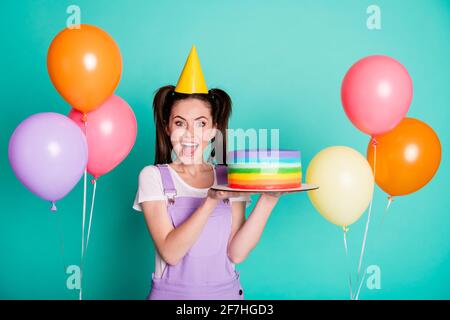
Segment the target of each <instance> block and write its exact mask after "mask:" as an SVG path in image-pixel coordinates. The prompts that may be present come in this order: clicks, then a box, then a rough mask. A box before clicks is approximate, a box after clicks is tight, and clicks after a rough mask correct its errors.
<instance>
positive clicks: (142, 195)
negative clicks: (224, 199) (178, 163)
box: [133, 165, 252, 278]
mask: <svg viewBox="0 0 450 320" xmlns="http://www.w3.org/2000/svg"><path fill="white" fill-rule="evenodd" d="M211 166H212V167H213V169H214V184H213V185H217V173H216V170H215V168H214V166H213V165H211ZM168 168H169V172H170V175H171V177H172V181H173V184H174V187H175V189H176V191H177V196H179V197H201V198H205V197H206V195H207V193H208V190H209V188H194V187H192V186H190V185H189V184H187V183H186V182H185V181H184V180H183V179H182V178H181V177H180V175H179V174H178V172H176V171H175V170H174V169H172V167H171V166H168ZM155 200H166V203H167V197H166V196H165V195H164V188H163V184H162V179H161V174H160V172H159V169H158V168H157V167H156V166H154V165H148V166H145V167H144V168H143V169H142V170H141V172H140V173H139V186H138V190H137V192H136V197H135V199H134V204H133V209H135V210H137V211H142V207H141V203H142V202H144V201H155ZM234 201H246V208H247V207H248V206H250V204H251V202H252V200H251V198H250V196H240V197H233V198H230V202H234ZM165 267H166V262H165V261H164V260H163V259H162V258H161V257H160V255H159V254H158V251H157V250H155V276H156V277H158V278H160V277H161V275H162V272H163V270H164V268H165Z"/></svg>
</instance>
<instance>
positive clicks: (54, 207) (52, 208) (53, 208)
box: [50, 201, 57, 212]
mask: <svg viewBox="0 0 450 320" xmlns="http://www.w3.org/2000/svg"><path fill="white" fill-rule="evenodd" d="M50 210H51V211H53V212H55V211H56V210H57V209H56V204H55V202H54V201H52V207H51V208H50Z"/></svg>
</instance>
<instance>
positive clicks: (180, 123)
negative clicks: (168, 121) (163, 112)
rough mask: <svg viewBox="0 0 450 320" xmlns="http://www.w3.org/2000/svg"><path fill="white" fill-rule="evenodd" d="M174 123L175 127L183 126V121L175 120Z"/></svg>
mask: <svg viewBox="0 0 450 320" xmlns="http://www.w3.org/2000/svg"><path fill="white" fill-rule="evenodd" d="M175 125H176V126H177V127H183V126H184V122H183V121H175Z"/></svg>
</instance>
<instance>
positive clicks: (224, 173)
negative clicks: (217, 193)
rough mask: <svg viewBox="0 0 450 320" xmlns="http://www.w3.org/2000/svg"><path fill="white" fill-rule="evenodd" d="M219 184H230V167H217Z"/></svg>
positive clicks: (221, 165)
mask: <svg viewBox="0 0 450 320" xmlns="http://www.w3.org/2000/svg"><path fill="white" fill-rule="evenodd" d="M216 175H217V184H227V183H228V167H227V166H226V165H224V164H218V165H216Z"/></svg>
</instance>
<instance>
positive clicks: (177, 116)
mask: <svg viewBox="0 0 450 320" xmlns="http://www.w3.org/2000/svg"><path fill="white" fill-rule="evenodd" d="M175 118H181V119H183V120H184V121H186V119H185V118H183V117H182V116H179V115H176V116H175V117H173V119H175ZM201 118H204V119H206V120H208V118H207V117H205V116H200V117H197V118H195V119H194V120H199V119H201Z"/></svg>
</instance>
